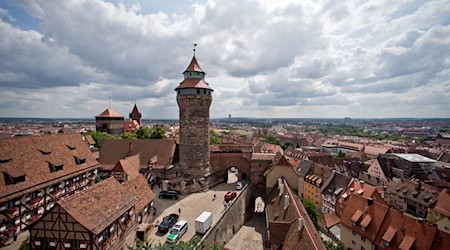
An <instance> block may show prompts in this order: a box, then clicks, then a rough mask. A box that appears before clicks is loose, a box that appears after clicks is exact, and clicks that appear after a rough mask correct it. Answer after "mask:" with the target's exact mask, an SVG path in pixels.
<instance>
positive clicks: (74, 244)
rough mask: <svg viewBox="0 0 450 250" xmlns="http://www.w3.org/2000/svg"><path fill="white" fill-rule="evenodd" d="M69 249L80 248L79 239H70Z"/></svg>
mask: <svg viewBox="0 0 450 250" xmlns="http://www.w3.org/2000/svg"><path fill="white" fill-rule="evenodd" d="M70 249H75V250H79V249H80V241H78V240H71V241H70Z"/></svg>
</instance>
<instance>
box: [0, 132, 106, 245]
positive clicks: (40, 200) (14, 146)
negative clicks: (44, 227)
mask: <svg viewBox="0 0 450 250" xmlns="http://www.w3.org/2000/svg"><path fill="white" fill-rule="evenodd" d="M0 157H1V159H0V169H1V170H2V174H1V175H0V235H1V237H0V246H1V245H3V244H5V242H6V241H7V240H8V239H9V238H10V237H11V236H12V235H13V234H14V232H20V231H23V230H25V229H27V228H28V227H29V225H30V224H31V223H33V222H34V221H36V220H37V219H39V218H40V217H41V216H42V214H44V213H45V212H46V211H48V210H49V209H51V208H52V207H54V205H55V204H56V202H57V201H58V200H60V199H62V198H66V197H68V196H70V195H72V194H74V193H76V192H78V191H80V190H83V189H85V188H87V187H89V186H91V185H92V184H94V178H95V176H96V173H97V168H98V162H97V161H96V160H95V158H94V156H93V154H92V153H91V151H90V150H89V146H88V145H87V144H86V142H85V141H84V139H83V137H82V136H81V135H80V134H56V135H46V136H29V137H28V136H27V137H21V138H12V139H5V140H1V141H0Z"/></svg>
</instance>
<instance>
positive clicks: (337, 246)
mask: <svg viewBox="0 0 450 250" xmlns="http://www.w3.org/2000/svg"><path fill="white" fill-rule="evenodd" d="M323 243H324V244H325V247H326V248H327V250H344V249H345V247H344V243H342V242H340V241H339V242H338V243H334V242H332V241H329V240H327V241H324V242H323Z"/></svg>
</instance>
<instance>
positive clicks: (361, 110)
mask: <svg viewBox="0 0 450 250" xmlns="http://www.w3.org/2000/svg"><path fill="white" fill-rule="evenodd" d="M192 43H198V44H199V45H198V47H197V54H196V55H197V59H198V61H199V63H200V65H201V66H202V68H203V69H204V70H205V71H206V80H207V81H208V82H209V84H210V86H211V87H212V88H214V90H215V92H214V95H213V104H212V107H211V116H212V117H214V118H217V117H227V116H228V114H231V115H232V116H233V117H293V118H294V117H299V118H318V117H336V118H343V117H345V116H350V117H355V118H356V117H362V118H378V117H450V4H449V1H448V0H442V1H439V0H437V1H425V0H423V1H415V0H395V1H388V0H373V1H372V0H355V1H335V0H329V1H322V0H311V1H308V0H302V1H298V0H296V1H287V0H283V1H268V0H239V1H229V0H208V1H205V0H197V1H194V0H184V1H167V0H146V1H144V0H143V1H134V0H131V1H111V2H104V1H100V0H64V1H57V0H54V1H53V0H14V1H12V0H3V1H1V2H0V58H1V59H0V88H1V91H0V117H93V116H95V115H97V114H99V113H101V112H102V111H103V110H104V109H105V108H107V107H108V103H109V101H108V99H109V97H110V96H111V98H112V107H113V108H114V109H116V110H117V111H118V112H119V113H121V114H123V115H127V114H128V113H129V112H130V111H131V109H132V107H133V104H134V102H136V103H137V104H138V107H139V109H140V110H141V112H142V113H143V117H144V118H146V119H152V118H177V117H178V107H177V103H176V93H175V91H174V88H176V87H177V85H178V84H179V83H180V82H181V81H182V78H183V76H182V72H183V71H184V70H185V68H186V67H187V65H188V64H189V62H190V60H191V57H192V46H191V44H192Z"/></svg>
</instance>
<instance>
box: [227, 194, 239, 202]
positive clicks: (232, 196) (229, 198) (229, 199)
mask: <svg viewBox="0 0 450 250" xmlns="http://www.w3.org/2000/svg"><path fill="white" fill-rule="evenodd" d="M236 195H237V193H236V192H227V193H226V194H225V201H226V202H228V201H231V200H233V199H234V198H236Z"/></svg>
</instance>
